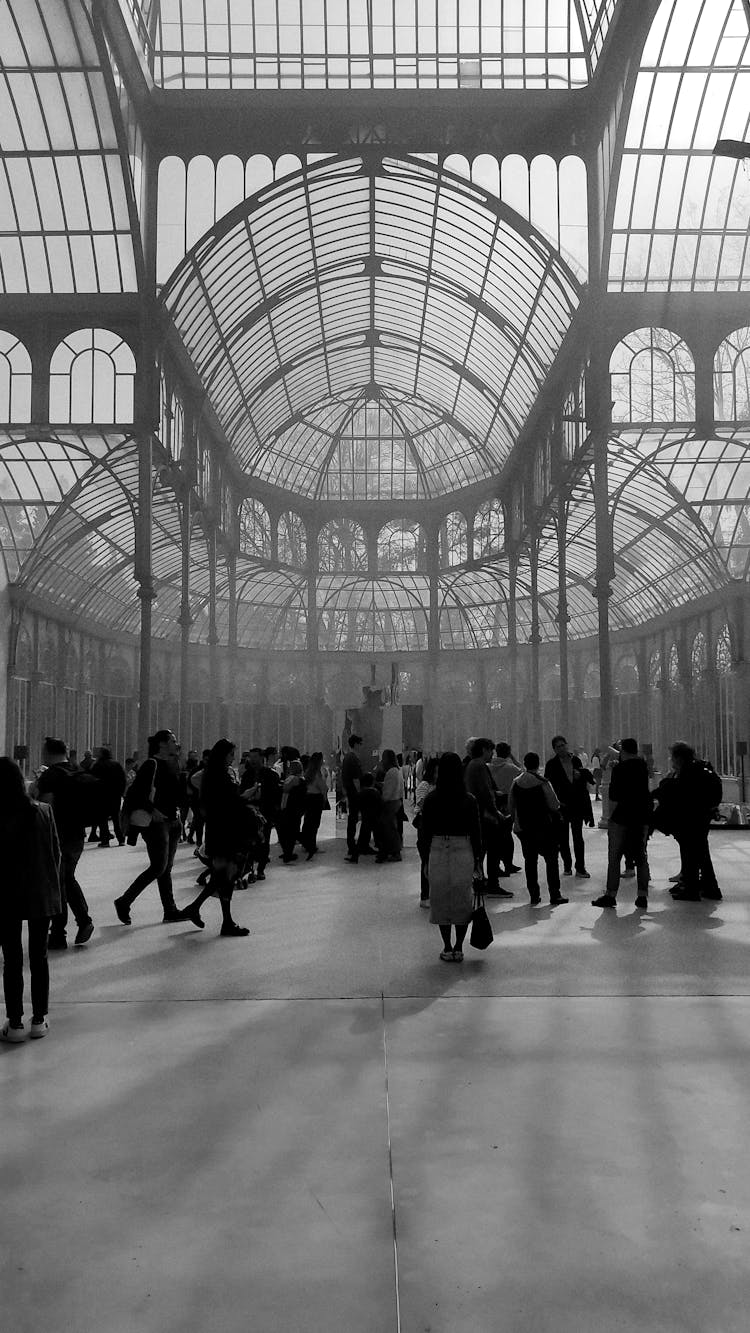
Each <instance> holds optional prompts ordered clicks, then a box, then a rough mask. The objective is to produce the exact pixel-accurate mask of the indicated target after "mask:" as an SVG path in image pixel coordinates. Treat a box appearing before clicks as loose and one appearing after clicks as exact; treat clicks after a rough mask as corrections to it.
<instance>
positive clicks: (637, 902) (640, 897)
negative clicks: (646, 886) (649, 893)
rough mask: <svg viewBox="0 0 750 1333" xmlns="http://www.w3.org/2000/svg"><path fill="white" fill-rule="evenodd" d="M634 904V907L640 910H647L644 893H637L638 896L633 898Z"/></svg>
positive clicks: (646, 899)
mask: <svg viewBox="0 0 750 1333" xmlns="http://www.w3.org/2000/svg"><path fill="white" fill-rule="evenodd" d="M635 905H636V907H639V908H640V909H641V911H642V912H647V911H648V898H647V897H646V895H645V893H639V894H638V897H637V898H636V900H635Z"/></svg>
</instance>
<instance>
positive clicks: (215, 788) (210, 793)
mask: <svg viewBox="0 0 750 1333" xmlns="http://www.w3.org/2000/svg"><path fill="white" fill-rule="evenodd" d="M236 749H237V746H236V745H235V743H234V741H230V740H227V738H226V736H223V737H222V738H221V740H220V741H217V742H216V744H215V745H214V746H212V748H211V750H210V752H209V755H208V758H207V760H206V766H205V768H204V770H203V781H202V782H201V802H202V804H203V805H206V804H207V803H209V802H210V801H211V800H213V799H214V798H215V797H219V796H220V794H221V793H222V792H223V791H224V790H225V787H226V783H227V782H231V780H232V779H231V777H230V776H229V775H228V773H227V758H228V756H229V755H230V754H231V753H232V751H233V750H236Z"/></svg>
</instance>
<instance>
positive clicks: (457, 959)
mask: <svg viewBox="0 0 750 1333" xmlns="http://www.w3.org/2000/svg"><path fill="white" fill-rule="evenodd" d="M453 961H454V963H462V962H463V961H464V952H463V949H454V950H453Z"/></svg>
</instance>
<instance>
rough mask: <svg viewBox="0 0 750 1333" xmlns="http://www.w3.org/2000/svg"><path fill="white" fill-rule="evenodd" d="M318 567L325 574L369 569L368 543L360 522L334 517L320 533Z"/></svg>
mask: <svg viewBox="0 0 750 1333" xmlns="http://www.w3.org/2000/svg"><path fill="white" fill-rule="evenodd" d="M318 569H320V570H321V571H322V572H323V573H325V574H337V573H346V572H349V573H353V572H355V571H357V570H365V569H367V543H366V541H365V534H364V533H363V531H362V529H361V527H360V526H359V523H354V522H353V521H352V520H351V519H349V518H342V519H332V520H331V522H330V523H326V525H325V527H324V528H321V530H320V532H319V534H318Z"/></svg>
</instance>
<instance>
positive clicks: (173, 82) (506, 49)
mask: <svg viewBox="0 0 750 1333" xmlns="http://www.w3.org/2000/svg"><path fill="white" fill-rule="evenodd" d="M120 3H121V5H122V7H123V9H124V10H125V11H126V12H128V13H129V14H130V15H131V16H132V18H133V20H134V22H135V25H136V28H137V31H138V34H139V37H140V40H141V44H142V46H143V51H144V54H145V56H146V58H147V60H148V63H149V66H150V68H151V71H152V73H153V76H154V80H155V82H156V83H158V84H160V85H161V86H162V87H163V88H172V89H173V88H252V89H263V88H323V89H325V88H563V89H565V88H576V87H581V86H582V85H584V84H587V83H588V82H589V81H590V79H591V78H592V77H593V74H594V71H595V69H596V65H597V62H598V59H599V56H600V54H601V51H602V48H603V46H604V42H605V39H606V36H607V32H608V30H609V26H610V23H611V21H612V17H613V15H614V12H615V9H616V7H617V0H493V2H492V3H491V4H484V5H482V4H481V0H480V3H479V4H477V0H419V3H418V4H417V0H375V3H373V0H253V3H252V4H250V3H249V0H120Z"/></svg>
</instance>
